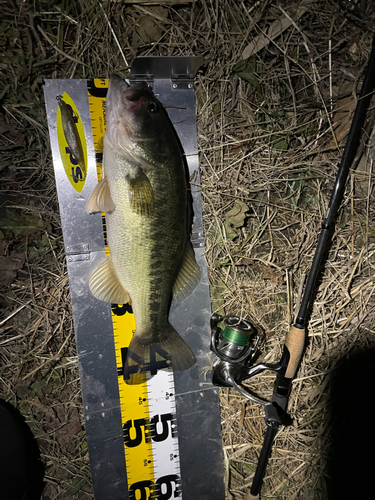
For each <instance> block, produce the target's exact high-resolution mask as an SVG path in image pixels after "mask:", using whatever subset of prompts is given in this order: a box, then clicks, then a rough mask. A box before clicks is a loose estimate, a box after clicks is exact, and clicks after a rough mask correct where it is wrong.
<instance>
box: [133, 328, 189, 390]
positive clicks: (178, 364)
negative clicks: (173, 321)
mask: <svg viewBox="0 0 375 500" xmlns="http://www.w3.org/2000/svg"><path fill="white" fill-rule="evenodd" d="M195 361H196V359H195V356H194V354H193V352H192V350H191V349H190V347H189V346H188V345H187V344H186V343H185V342H184V341H183V340H182V338H181V337H180V336H179V334H178V333H177V332H176V330H175V329H174V328H173V326H172V325H170V324H169V323H168V325H167V326H166V327H165V330H164V332H163V334H162V335H161V336H160V338H159V340H158V341H157V342H152V343H150V344H144V343H143V342H142V337H140V336H139V335H137V334H135V336H134V337H133V338H132V340H131V342H130V345H129V349H128V356H127V360H126V364H125V369H124V376H125V379H126V383H127V384H130V385H133V384H141V383H142V382H145V381H146V379H147V378H150V375H151V377H152V376H153V375H155V374H156V373H157V371H158V370H161V369H163V368H168V367H170V366H172V368H173V370H176V371H178V372H182V371H184V370H187V369H188V368H191V367H192V366H193V365H194V363H195Z"/></svg>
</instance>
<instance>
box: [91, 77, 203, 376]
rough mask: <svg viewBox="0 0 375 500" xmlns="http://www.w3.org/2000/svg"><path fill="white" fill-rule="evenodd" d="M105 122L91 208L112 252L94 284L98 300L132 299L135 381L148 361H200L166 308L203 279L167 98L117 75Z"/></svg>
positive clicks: (178, 366) (176, 364)
mask: <svg viewBox="0 0 375 500" xmlns="http://www.w3.org/2000/svg"><path fill="white" fill-rule="evenodd" d="M106 121H107V129H106V132H105V135H104V157H103V179H102V180H101V181H100V182H99V183H98V184H97V186H96V187H95V189H94V191H93V193H92V196H91V198H90V200H89V203H88V206H87V211H88V212H89V213H93V212H98V211H104V212H106V226H107V239H108V246H109V250H110V256H109V257H107V259H106V260H105V261H104V262H103V263H102V264H100V266H99V267H98V268H97V269H96V270H95V271H94V273H93V275H92V276H91V278H90V283H89V284H90V290H91V292H92V294H93V295H94V296H95V297H96V298H98V299H99V300H103V301H105V302H110V303H115V304H125V303H127V302H128V301H129V300H131V305H132V308H133V313H134V317H135V322H136V330H135V332H134V336H133V338H132V340H131V343H130V345H129V350H128V361H127V372H128V373H129V381H128V383H130V384H135V383H140V382H142V381H143V380H144V379H145V373H144V372H145V371H146V370H147V371H151V372H152V373H151V374H154V373H155V370H153V368H152V367H151V369H150V360H151V362H152V360H155V359H159V360H160V359H162V358H163V357H164V358H167V359H171V363H172V366H173V369H174V370H177V371H183V370H186V369H188V368H190V367H191V366H193V364H194V363H195V356H194V354H193V352H192V351H191V349H190V347H189V346H188V345H187V344H186V343H185V342H184V341H183V340H182V338H181V337H180V336H179V335H178V333H177V332H176V330H175V329H174V328H173V327H172V325H171V324H170V323H169V321H168V313H169V305H170V301H171V297H172V295H173V297H174V298H175V299H177V300H181V299H183V298H184V297H185V296H187V295H189V293H191V292H192V290H194V288H195V287H196V285H197V284H198V283H199V280H200V271H199V267H198V265H197V263H196V261H195V256H194V251H193V248H192V246H191V243H190V241H189V237H188V227H187V226H188V222H187V212H188V192H187V181H186V169H185V164H184V160H183V156H182V152H181V151H182V150H181V146H180V143H179V141H178V139H177V136H176V133H175V130H174V128H173V125H172V123H171V122H170V120H169V118H168V115H167V113H166V111H165V110H164V108H163V106H162V104H161V103H160V102H159V101H158V100H157V99H156V97H155V96H154V94H153V93H152V91H151V90H150V89H149V88H148V86H147V84H146V83H137V84H135V85H133V86H129V85H128V84H127V83H126V82H125V81H124V80H122V79H121V78H120V77H118V76H116V75H114V76H112V77H111V78H110V81H109V87H108V93H107V100H106ZM160 353H162V357H160V356H159V354H160ZM132 366H133V370H132V369H131V368H132ZM159 366H160V365H159ZM135 367H136V371H137V372H136V373H132V371H133V372H134V371H135Z"/></svg>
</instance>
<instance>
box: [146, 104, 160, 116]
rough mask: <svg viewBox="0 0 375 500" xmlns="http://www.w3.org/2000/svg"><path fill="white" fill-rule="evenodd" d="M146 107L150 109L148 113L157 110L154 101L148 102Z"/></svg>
mask: <svg viewBox="0 0 375 500" xmlns="http://www.w3.org/2000/svg"><path fill="white" fill-rule="evenodd" d="M147 109H148V110H149V111H150V113H155V112H156V111H157V110H158V105H157V104H156V102H150V103H149V104H148V108H147Z"/></svg>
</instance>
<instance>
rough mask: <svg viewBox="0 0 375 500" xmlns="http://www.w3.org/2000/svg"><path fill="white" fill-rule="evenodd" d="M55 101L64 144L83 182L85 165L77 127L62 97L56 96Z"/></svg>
mask: <svg viewBox="0 0 375 500" xmlns="http://www.w3.org/2000/svg"><path fill="white" fill-rule="evenodd" d="M57 101H58V104H59V108H60V112H61V123H62V128H63V132H64V137H65V140H66V143H67V144H68V147H69V149H70V152H71V153H72V155H73V156H74V157H75V159H76V160H77V162H78V165H79V166H80V167H81V172H82V178H81V181H84V180H86V163H85V156H84V154H83V147H82V143H81V139H80V137H79V133H78V129H77V125H76V124H75V122H74V118H73V116H72V112H71V111H70V109H69V106H68V105H67V103H66V102H65V101H64V100H63V98H62V96H60V95H59V96H57Z"/></svg>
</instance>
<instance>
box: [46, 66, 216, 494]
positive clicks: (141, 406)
mask: <svg viewBox="0 0 375 500" xmlns="http://www.w3.org/2000/svg"><path fill="white" fill-rule="evenodd" d="M200 64H201V58H194V57H140V58H136V59H135V60H134V62H133V65H132V69H131V74H130V77H129V80H130V82H131V83H133V82H137V81H147V83H148V85H150V86H151V87H152V88H153V91H154V93H155V94H156V96H157V97H158V98H159V100H161V101H162V102H163V103H164V104H166V105H171V106H178V108H176V107H175V108H168V109H167V111H168V114H169V116H170V118H171V121H172V123H173V124H174V126H175V129H176V132H177V134H178V136H179V138H180V141H181V144H182V146H183V149H184V152H185V156H186V160H187V164H188V168H189V175H190V178H191V179H193V180H192V185H191V193H192V198H193V211H194V219H193V233H192V237H191V241H192V244H193V247H194V251H195V255H196V260H197V263H198V265H199V266H200V268H201V276H202V277H201V282H200V284H199V285H198V287H197V288H196V289H195V290H194V292H193V293H192V294H191V295H190V296H189V297H188V298H186V299H185V300H184V301H182V302H181V303H177V302H176V303H172V306H171V311H170V315H169V320H170V322H171V323H172V325H173V326H174V327H175V328H176V330H177V331H178V332H179V334H180V335H181V337H182V338H184V340H185V341H186V342H187V343H188V344H189V346H190V347H191V348H192V350H193V351H194V354H195V356H196V358H197V362H196V364H195V365H194V366H193V367H192V368H191V369H190V370H187V371H186V372H172V371H170V370H157V373H156V375H155V376H154V377H152V378H151V379H150V380H148V381H147V382H145V383H144V384H141V385H135V386H130V385H127V384H126V383H125V381H124V377H123V368H124V357H125V355H126V348H127V347H128V345H129V343H130V340H131V337H132V335H133V330H134V329H135V321H134V317H133V314H132V311H131V305H129V304H125V305H123V304H119V305H118V304H112V305H110V304H106V303H104V302H102V301H99V300H97V299H95V298H94V297H93V296H92V294H91V293H90V291H89V287H88V280H89V276H90V275H91V273H92V271H93V270H94V269H95V268H96V267H97V266H98V264H99V263H101V262H102V261H103V260H104V258H105V256H106V253H108V249H107V248H106V244H105V243H106V242H105V220H104V216H101V214H95V215H88V214H87V213H86V205H87V202H88V200H89V198H90V196H91V193H92V191H93V189H94V187H95V185H96V184H97V182H98V179H100V176H101V162H102V156H103V154H102V153H103V135H104V132H105V98H106V92H107V87H108V80H105V79H94V80H46V81H45V86H44V93H45V100H46V109H47V119H48V126H49V133H50V140H51V148H52V156H53V163H54V168H55V176H56V184H57V191H58V198H59V205H60V214H61V221H62V227H63V235H64V245H65V250H66V256H67V266H68V273H69V283H70V292H71V300H72V309H73V319H74V328H75V334H76V343H77V354H78V361H79V370H80V379H81V387H82V399H83V406H84V414H85V430H86V435H87V442H88V450H89V456H90V466H91V474H92V480H93V486H94V494H95V499H96V500H109V499H111V500H127V499H129V500H149V499H150V500H151V499H156V500H168V499H174V498H177V499H184V500H193V499H194V500H211V499H212V500H214V499H215V500H223V499H224V497H225V494H224V483H223V456H222V441H221V432H220V407H219V399H218V389H217V388H215V387H214V386H212V384H211V383H210V381H209V380H207V379H206V377H205V372H206V371H207V368H209V366H210V361H209V356H208V355H209V352H210V350H209V345H210V327H209V320H210V314H211V308H210V296H209V289H208V277H207V267H206V262H205V259H204V252H205V246H204V234H203V220H202V208H201V194H200V190H199V184H200V181H199V165H198V153H197V149H198V144H197V131H196V118H195V94H194V88H193V79H194V76H195V74H196V71H197V69H198V68H199V65H200ZM58 96H61V97H62V99H63V100H64V102H65V103H66V104H67V105H68V107H69V108H70V112H71V113H72V116H73V117H74V120H75V122H76V127H77V129H78V132H79V135H80V138H81V142H82V146H83V149H84V160H85V161H84V165H81V164H78V162H77V161H76V159H75V158H74V156H73V155H72V153H71V151H70V150H69V147H68V145H67V143H66V139H65V136H64V133H63V130H62V120H61V112H60V110H59V106H58V100H57V97H58ZM103 222H104V225H103Z"/></svg>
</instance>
